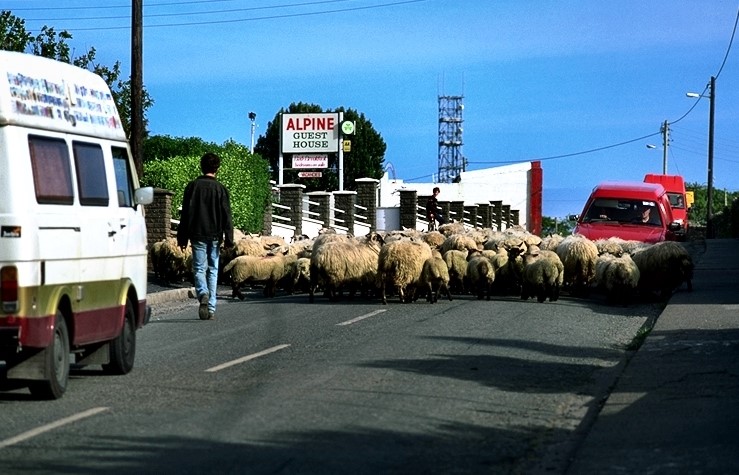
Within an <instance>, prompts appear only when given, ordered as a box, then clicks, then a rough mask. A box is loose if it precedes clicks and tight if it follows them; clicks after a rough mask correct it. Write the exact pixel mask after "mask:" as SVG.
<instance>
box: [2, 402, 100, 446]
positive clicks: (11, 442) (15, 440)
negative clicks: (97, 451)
mask: <svg viewBox="0 0 739 475" xmlns="http://www.w3.org/2000/svg"><path fill="white" fill-rule="evenodd" d="M108 409H110V408H109V407H95V408H92V409H88V410H86V411H83V412H80V413H78V414H74V415H72V416H69V417H65V418H64V419H59V420H58V421H56V422H52V423H51V424H46V425H45V426H41V427H37V428H35V429H32V430H29V431H28V432H24V433H22V434H19V435H16V436H15V437H11V438H9V439H5V440H2V441H0V449H3V448H5V447H10V446H11V445H15V444H17V443H19V442H23V441H25V440H28V439H31V438H33V437H36V436H37V435H41V434H43V433H44V432H49V431H51V430H54V429H58V428H59V427H62V426H65V425H67V424H71V423H73V422H77V421H79V420H82V419H85V418H87V417H91V416H94V415H95V414H99V413H101V412H104V411H107V410H108Z"/></svg>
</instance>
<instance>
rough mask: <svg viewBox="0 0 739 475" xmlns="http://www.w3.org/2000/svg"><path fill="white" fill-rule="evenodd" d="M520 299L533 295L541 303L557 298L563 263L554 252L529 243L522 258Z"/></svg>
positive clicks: (562, 275) (553, 300)
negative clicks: (529, 245)
mask: <svg viewBox="0 0 739 475" xmlns="http://www.w3.org/2000/svg"><path fill="white" fill-rule="evenodd" d="M522 264H523V269H522V272H521V300H527V299H528V298H529V297H532V296H535V297H536V299H537V300H538V301H539V302H540V303H541V302H544V301H545V300H546V299H547V298H549V301H550V302H555V301H557V300H558V299H559V291H560V289H561V288H562V283H563V281H564V265H563V264H562V261H561V260H560V258H559V256H558V255H557V253H556V252H554V251H550V250H546V249H539V247H538V246H536V245H531V247H529V249H528V250H527V252H526V254H524V255H523V258H522Z"/></svg>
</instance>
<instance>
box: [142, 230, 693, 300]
mask: <svg viewBox="0 0 739 475" xmlns="http://www.w3.org/2000/svg"><path fill="white" fill-rule="evenodd" d="M149 253H150V263H151V268H152V270H153V272H154V274H155V276H156V278H157V279H159V280H160V281H162V282H177V281H179V282H187V281H188V280H190V281H191V279H192V275H191V273H190V266H191V259H192V253H191V251H190V249H189V247H188V248H186V249H184V250H183V249H180V248H178V247H177V244H176V241H174V239H172V238H170V239H167V240H163V241H160V242H157V243H154V244H153V245H151V246H150V250H149ZM220 266H221V275H220V276H219V282H221V283H222V284H227V285H231V286H232V289H233V296H234V297H237V298H240V299H244V298H246V295H245V294H244V293H242V289H243V288H244V287H246V286H251V287H252V288H262V289H263V295H264V297H266V298H273V297H275V296H276V295H277V294H278V291H283V292H284V293H287V294H303V293H306V294H308V300H309V302H314V300H315V298H316V296H317V295H318V296H319V297H321V298H326V299H328V300H329V301H338V300H342V299H345V298H362V299H365V300H377V301H379V302H381V303H382V304H385V305H386V304H388V302H393V301H394V302H402V303H410V302H414V301H416V300H418V299H419V298H421V299H422V300H425V301H427V302H430V303H435V302H437V301H438V297H439V294H440V293H441V294H443V295H444V297H446V298H447V299H448V300H452V296H453V295H454V296H457V297H461V296H465V295H468V296H471V297H473V298H477V299H487V300H490V299H491V298H493V297H497V298H510V297H514V298H519V299H521V300H528V299H529V298H531V297H534V298H536V300H537V301H538V302H545V301H547V300H548V301H550V302H554V301H557V300H558V299H559V298H560V295H562V292H564V293H566V295H567V296H569V297H574V298H578V297H587V296H588V295H590V293H591V291H592V292H594V293H596V294H600V295H603V296H604V297H605V299H606V301H607V302H608V303H610V304H613V305H628V304H630V303H632V302H635V301H636V299H639V298H647V299H649V298H661V299H666V298H669V296H670V295H671V294H672V292H674V291H675V290H677V289H679V288H680V287H681V286H682V285H683V284H685V286H686V290H688V291H690V290H692V282H691V279H692V276H693V261H692V258H691V255H690V253H689V252H688V250H687V248H686V246H685V245H684V244H681V243H676V242H672V241H666V242H661V243H657V244H645V243H641V242H635V241H625V240H622V239H619V238H609V239H603V240H597V241H590V240H588V239H587V238H585V237H583V236H580V235H570V236H566V237H563V236H559V235H556V234H555V235H549V236H544V237H539V236H536V235H534V234H532V233H529V232H528V231H526V230H525V229H523V228H521V227H519V226H514V227H512V228H510V229H507V230H505V231H495V230H492V229H481V228H466V227H464V226H462V225H461V224H459V223H450V224H448V225H442V226H439V229H438V230H435V231H428V232H426V231H416V230H408V229H405V230H401V231H389V232H371V233H369V234H367V235H366V236H356V237H355V236H351V235H347V234H338V233H336V231H335V230H333V229H323V230H321V232H320V233H319V235H318V236H316V237H315V238H308V237H306V236H300V237H298V238H294V239H293V241H292V242H289V243H288V242H286V241H285V240H284V239H282V238H280V237H274V236H258V235H257V236H255V235H248V234H242V233H237V236H236V237H235V246H234V247H232V248H230V249H224V250H222V252H221V262H220ZM345 294H346V295H345Z"/></svg>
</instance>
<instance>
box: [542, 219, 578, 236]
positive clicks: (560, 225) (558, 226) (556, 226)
mask: <svg viewBox="0 0 739 475" xmlns="http://www.w3.org/2000/svg"><path fill="white" fill-rule="evenodd" d="M573 228H574V222H572V221H569V220H568V219H562V218H552V217H550V216H542V218H541V235H542V236H547V235H549V234H559V235H560V236H569V235H570V234H572V229H573Z"/></svg>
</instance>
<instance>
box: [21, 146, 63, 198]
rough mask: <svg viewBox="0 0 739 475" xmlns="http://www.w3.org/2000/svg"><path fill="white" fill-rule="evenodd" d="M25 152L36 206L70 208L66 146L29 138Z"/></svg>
mask: <svg viewBox="0 0 739 475" xmlns="http://www.w3.org/2000/svg"><path fill="white" fill-rule="evenodd" d="M28 149H29V151H30V155H31V165H32V168H33V185H34V187H35V190H36V202H37V203H39V204H61V205H71V204H73V203H74V195H73V193H72V174H71V172H70V162H69V150H68V149H67V144H66V142H64V140H61V139H54V138H49V137H40V136H35V135H29V136H28Z"/></svg>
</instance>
